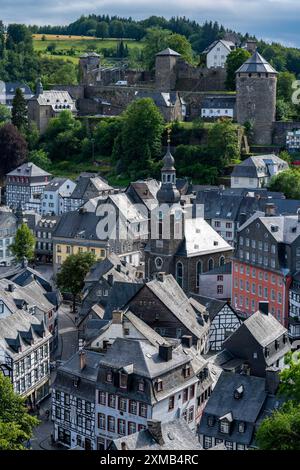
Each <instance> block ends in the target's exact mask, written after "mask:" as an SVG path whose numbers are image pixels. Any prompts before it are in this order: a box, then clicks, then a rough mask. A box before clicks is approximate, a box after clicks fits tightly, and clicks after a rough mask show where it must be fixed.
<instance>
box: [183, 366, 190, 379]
mask: <svg viewBox="0 0 300 470" xmlns="http://www.w3.org/2000/svg"><path fill="white" fill-rule="evenodd" d="M190 375H191V367H190V365H189V364H186V365H185V366H184V368H183V376H184V378H185V379H186V378H187V377H190Z"/></svg>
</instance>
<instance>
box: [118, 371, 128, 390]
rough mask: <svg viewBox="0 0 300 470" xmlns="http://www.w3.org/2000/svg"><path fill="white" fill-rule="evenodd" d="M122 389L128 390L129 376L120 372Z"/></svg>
mask: <svg viewBox="0 0 300 470" xmlns="http://www.w3.org/2000/svg"><path fill="white" fill-rule="evenodd" d="M119 377H120V388H127V380H128V375H127V374H124V373H122V372H120V374H119Z"/></svg>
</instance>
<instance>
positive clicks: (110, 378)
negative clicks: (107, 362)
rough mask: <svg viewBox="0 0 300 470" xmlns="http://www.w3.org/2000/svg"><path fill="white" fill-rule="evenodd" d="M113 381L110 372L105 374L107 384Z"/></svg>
mask: <svg viewBox="0 0 300 470" xmlns="http://www.w3.org/2000/svg"><path fill="white" fill-rule="evenodd" d="M112 381H113V375H112V372H111V371H109V372H106V382H109V383H111V382H112Z"/></svg>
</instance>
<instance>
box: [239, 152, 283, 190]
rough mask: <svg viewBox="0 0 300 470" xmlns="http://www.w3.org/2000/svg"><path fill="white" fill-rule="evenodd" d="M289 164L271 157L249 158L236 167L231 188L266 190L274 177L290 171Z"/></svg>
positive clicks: (274, 156) (272, 155) (273, 156)
mask: <svg viewBox="0 0 300 470" xmlns="http://www.w3.org/2000/svg"><path fill="white" fill-rule="evenodd" d="M288 168H289V165H288V164H287V162H285V161H284V160H282V159H281V158H279V157H277V156H276V155H274V154H271V155H259V156H255V157H249V158H247V159H246V160H244V161H243V162H242V163H239V164H238V165H236V166H235V167H234V169H233V172H232V173H231V188H249V189H250V188H251V189H255V188H264V187H267V186H268V185H269V183H270V180H271V178H272V176H276V175H278V174H279V173H281V172H282V171H285V170H288Z"/></svg>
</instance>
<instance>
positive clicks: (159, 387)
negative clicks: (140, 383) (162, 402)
mask: <svg viewBox="0 0 300 470" xmlns="http://www.w3.org/2000/svg"><path fill="white" fill-rule="evenodd" d="M162 389H163V381H162V380H161V379H158V380H157V382H156V390H157V391H158V392H161V391H162Z"/></svg>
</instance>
